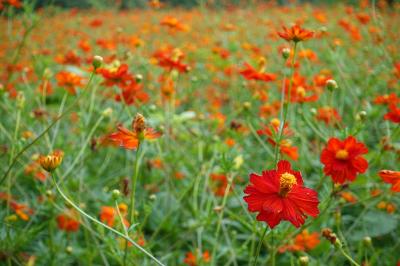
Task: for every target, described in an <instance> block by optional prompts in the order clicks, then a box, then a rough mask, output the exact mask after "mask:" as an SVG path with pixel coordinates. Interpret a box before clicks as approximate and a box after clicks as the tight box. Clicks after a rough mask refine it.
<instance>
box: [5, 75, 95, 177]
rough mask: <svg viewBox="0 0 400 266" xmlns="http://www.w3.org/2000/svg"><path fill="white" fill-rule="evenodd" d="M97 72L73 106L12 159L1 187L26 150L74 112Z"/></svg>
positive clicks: (91, 76)
mask: <svg viewBox="0 0 400 266" xmlns="http://www.w3.org/2000/svg"><path fill="white" fill-rule="evenodd" d="M94 74H95V72H94V71H93V72H92V73H91V74H90V78H89V81H88V83H87V84H86V86H85V88H84V89H83V93H82V94H81V96H80V97H77V98H76V99H75V101H74V102H72V103H71V105H70V106H69V107H68V108H67V109H66V110H65V111H64V113H62V114H61V115H59V116H58V117H57V118H56V119H55V120H54V121H53V122H52V123H51V124H50V125H49V126H48V127H47V128H46V129H45V130H43V132H42V133H40V134H39V135H38V136H37V137H36V138H35V139H34V140H32V142H31V143H29V144H28V145H26V146H25V147H24V148H22V150H20V151H19V152H18V153H17V155H16V156H15V157H14V158H13V159H12V162H11V164H10V165H9V166H8V168H7V171H6V172H5V173H4V175H3V177H2V178H1V180H0V185H1V184H2V183H3V182H4V180H6V178H7V177H8V175H9V174H10V171H11V169H12V168H13V166H14V165H15V164H16V163H17V161H18V159H19V157H21V155H22V154H24V153H25V151H26V150H28V149H29V148H30V147H32V146H33V145H34V144H35V143H36V142H38V140H39V139H41V138H42V137H43V136H44V135H46V133H47V132H48V131H49V130H50V129H51V128H52V127H53V126H54V125H55V124H57V122H58V121H60V120H61V119H62V118H63V117H64V116H65V115H67V114H68V113H69V112H70V111H72V110H73V109H74V108H75V105H76V104H77V103H78V102H79V100H80V99H81V98H82V97H83V95H85V94H86V92H87V88H88V87H89V84H90V82H91V81H92V79H93V77H94Z"/></svg>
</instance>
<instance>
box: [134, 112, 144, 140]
mask: <svg viewBox="0 0 400 266" xmlns="http://www.w3.org/2000/svg"><path fill="white" fill-rule="evenodd" d="M132 129H133V131H134V132H135V133H136V134H138V135H140V134H142V133H143V131H144V130H145V129H146V119H145V118H144V116H143V115H142V114H139V113H137V114H136V116H135V119H134V120H133V122H132Z"/></svg>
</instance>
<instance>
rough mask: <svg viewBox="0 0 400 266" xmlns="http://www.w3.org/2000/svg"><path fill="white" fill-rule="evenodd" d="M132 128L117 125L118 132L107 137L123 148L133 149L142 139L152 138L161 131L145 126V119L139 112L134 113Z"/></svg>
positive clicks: (159, 134) (157, 136)
mask: <svg viewBox="0 0 400 266" xmlns="http://www.w3.org/2000/svg"><path fill="white" fill-rule="evenodd" d="M132 130H133V131H130V130H129V129H127V128H124V127H122V126H119V127H118V132H115V133H112V134H111V135H110V136H109V138H110V139H111V140H112V141H114V142H115V143H118V144H119V146H121V147H124V148H125V149H128V150H134V149H137V148H138V146H139V144H140V142H141V141H142V140H146V139H147V140H152V139H156V138H159V137H160V136H161V133H159V132H156V131H154V129H152V128H148V127H147V126H146V121H145V119H144V117H143V116H142V115H141V114H136V116H135V119H134V120H133V123H132Z"/></svg>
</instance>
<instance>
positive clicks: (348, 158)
mask: <svg viewBox="0 0 400 266" xmlns="http://www.w3.org/2000/svg"><path fill="white" fill-rule="evenodd" d="M366 153H368V149H367V147H366V146H365V145H364V144H363V143H361V142H357V140H356V139H355V138H354V137H352V136H349V137H347V138H346V139H345V140H343V141H341V140H339V139H337V138H331V139H329V141H328V144H327V145H326V147H325V148H324V149H323V150H322V153H321V162H322V163H323V164H324V173H325V175H327V176H330V177H331V178H332V180H333V182H335V183H339V184H343V183H344V182H346V180H348V181H354V180H355V179H356V176H357V174H358V173H364V172H365V171H366V170H367V168H368V162H367V161H366V160H365V159H364V158H363V157H362V155H363V154H366Z"/></svg>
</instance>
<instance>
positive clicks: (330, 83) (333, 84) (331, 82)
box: [326, 79, 339, 91]
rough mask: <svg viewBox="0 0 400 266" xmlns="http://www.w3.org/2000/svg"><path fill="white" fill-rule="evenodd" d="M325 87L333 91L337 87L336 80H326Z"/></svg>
mask: <svg viewBox="0 0 400 266" xmlns="http://www.w3.org/2000/svg"><path fill="white" fill-rule="evenodd" d="M326 87H327V89H328V90H330V91H333V90H336V89H338V88H339V86H338V85H337V83H336V81H335V80H333V79H328V80H327V81H326Z"/></svg>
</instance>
